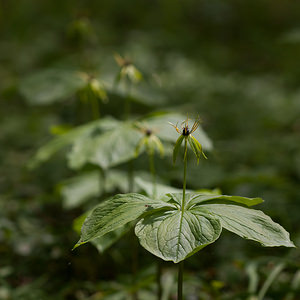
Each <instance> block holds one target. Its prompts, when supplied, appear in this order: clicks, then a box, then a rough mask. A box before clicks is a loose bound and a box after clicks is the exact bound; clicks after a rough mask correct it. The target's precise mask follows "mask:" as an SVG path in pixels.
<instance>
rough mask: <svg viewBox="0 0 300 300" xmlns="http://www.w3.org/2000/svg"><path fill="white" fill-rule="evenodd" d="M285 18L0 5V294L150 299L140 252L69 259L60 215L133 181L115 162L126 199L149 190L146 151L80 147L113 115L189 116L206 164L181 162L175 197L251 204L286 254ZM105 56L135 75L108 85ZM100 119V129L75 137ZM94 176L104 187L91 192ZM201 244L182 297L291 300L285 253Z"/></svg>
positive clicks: (293, 257)
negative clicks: (113, 153)
mask: <svg viewBox="0 0 300 300" xmlns="http://www.w3.org/2000/svg"><path fill="white" fill-rule="evenodd" d="M299 18H300V3H299V2H297V1H280V0H273V1H271V0H253V1H248V2H245V1H236V0H223V1H221V0H213V1H208V0H203V1H196V0H188V1H184V2H183V1H178V0H172V1H171V0H162V1H135V0H134V1H131V2H128V1H121V0H111V1H106V0H104V1H92V0H91V1H75V2H74V1H69V0H66V1H57V0H51V1H50V0H44V1H38V0H26V1H25V0H18V1H14V0H13V1H8V0H2V1H1V2H0V36H1V40H0V62H1V68H0V97H1V98H0V99H1V100H0V125H1V130H0V145H1V147H0V162H1V164H0V168H1V172H0V220H1V221H0V283H1V284H0V299H5V300H6V299H18V300H19V299H24V300H27V299H34V300H35V299H42V300H43V299H45V300H48V299H76V300H77V299H78V300H79V299H80V300H81V299H90V300H91V299H92V300H96V299H132V295H135V294H136V293H137V295H138V297H139V299H145V300H147V299H156V297H155V294H156V285H155V272H156V270H155V268H154V267H153V257H152V256H151V255H150V254H148V253H147V252H146V251H144V250H143V249H141V248H139V249H138V250H136V249H135V248H134V247H133V245H134V244H135V237H134V236H133V234H132V231H129V232H128V233H124V235H125V236H124V238H121V239H119V240H118V241H117V242H116V244H115V245H114V247H112V248H109V250H108V251H105V252H103V253H101V254H99V252H98V251H97V248H96V247H93V246H92V245H88V246H84V247H80V248H79V249H78V250H76V251H73V252H72V251H71V249H72V247H73V245H74V243H75V242H76V241H77V240H78V234H77V233H76V232H75V231H74V230H73V222H74V220H75V219H76V218H78V217H79V216H81V215H82V213H84V212H86V211H88V210H89V209H91V208H92V207H93V206H94V205H95V204H97V203H99V201H102V200H103V199H106V198H107V197H108V196H110V195H111V194H114V193H117V192H127V190H128V188H129V186H130V184H131V185H132V182H131V183H130V180H128V174H129V173H128V170H130V168H128V162H127V159H131V162H130V163H129V166H130V165H131V168H132V170H133V175H132V177H133V186H134V187H135V189H137V190H142V191H144V192H145V193H147V190H148V193H149V190H150V188H149V185H151V176H150V174H149V172H148V169H149V166H148V165H149V164H148V158H147V155H146V153H141V154H140V156H139V157H137V158H136V157H135V150H136V149H135V147H134V145H133V144H132V145H131V148H130V151H132V152H131V153H130V155H129V154H128V153H127V152H126V151H125V152H126V153H127V154H128V156H127V157H126V159H124V160H122V161H119V162H118V163H116V164H111V165H108V164H106V163H105V164H104V163H102V164H101V163H100V162H101V161H102V162H103V159H104V157H103V155H100V156H93V154H92V153H91V151H95V152H96V151H97V150H99V148H96V147H97V146H95V145H94V142H95V141H97V139H98V142H99V143H100V142H101V136H102V134H103V131H105V132H104V134H107V132H108V131H114V129H115V130H116V131H117V132H118V131H120V130H123V125H122V126H121V125H120V124H124V122H123V120H124V119H125V118H127V119H128V120H127V122H128V123H130V122H133V123H134V122H135V121H140V120H144V119H145V118H147V117H149V114H151V113H152V114H154V116H155V113H156V114H157V112H159V111H164V112H173V113H180V114H183V115H184V116H185V115H186V113H187V112H188V113H189V114H190V116H192V115H193V114H194V115H193V117H195V118H196V117H197V115H198V114H199V115H200V117H201V119H202V120H203V122H202V127H203V129H204V130H205V132H206V133H207V136H209V138H210V139H208V138H207V143H208V144H207V148H208V149H211V151H206V152H205V153H206V154H207V156H208V160H206V161H204V160H202V161H200V164H199V166H196V164H195V161H193V160H192V159H191V161H190V165H189V166H188V170H190V172H189V174H188V179H187V182H188V186H187V188H188V189H191V190H198V189H203V188H205V189H214V188H219V189H220V190H221V191H222V193H223V194H233V195H241V196H246V197H256V196H259V197H262V198H263V199H264V200H265V202H264V204H263V205H262V208H263V210H264V211H265V212H266V213H267V214H268V215H270V216H271V217H272V218H273V219H274V220H275V221H278V222H280V224H282V225H283V226H284V227H285V228H286V229H287V230H288V231H289V232H290V233H291V238H292V240H293V241H294V242H295V244H296V245H299V241H300V232H299V226H298V223H299V208H300V204H299V199H300V189H299V179H300V134H299V133H300V121H299V115H300V89H299V75H300V39H299V31H300V27H299ZM116 53H118V54H120V56H121V57H122V58H124V59H127V60H128V61H130V62H131V63H132V66H134V67H135V69H134V72H140V73H141V74H142V77H139V75H138V74H139V73H136V76H138V77H139V78H142V80H140V81H139V82H136V83H132V84H128V81H126V80H123V79H125V78H120V82H119V83H118V82H117V80H116V78H117V76H118V74H119V73H120V71H121V70H120V66H119V65H118V64H117V63H116V61H115V58H114V55H115V54H116ZM129 70H130V69H129ZM135 70H137V71H135ZM131 71H132V68H131ZM123 72H125V71H123ZM134 72H133V73H134ZM80 74H81V75H82V74H88V76H87V77H86V76H80ZM130 74H132V73H130ZM133 75H134V74H133ZM91 80H96V81H93V82H97V84H96V86H95V85H93V88H94V90H91V89H90V88H87V87H90V86H89V84H91ZM85 92H88V93H89V95H91V93H93V95H94V96H93V97H92V98H91V97H90V96H89V97H88V99H93V100H91V101H85V100H84V99H85V97H82V96H83V93H85ZM84 95H86V94H84ZM104 95H105V96H104ZM106 96H107V101H103V99H106ZM126 103H127V104H126ZM125 104H126V105H127V106H126V105H125ZM128 105H130V106H128ZM95 110H96V111H97V112H99V114H100V119H99V120H95V121H93V119H95V118H96V117H97V114H95ZM128 112H130V114H128ZM146 116H147V117H146ZM150 117H151V115H150ZM105 120H107V125H106V126H107V127H106V128H100V129H99V128H98V129H97V130H95V131H92V132H90V133H89V134H90V135H89V136H86V135H84V134H83V135H82V136H81V137H80V138H77V134H79V133H80V135H81V130H82V128H87V127H88V128H89V126H93V124H96V123H97V122H100V123H101V122H103V123H105ZM168 121H170V122H173V123H175V124H176V121H180V120H173V119H170V120H168ZM93 122H94V123H93ZM103 123H102V125H103ZM143 124H144V123H143ZM144 125H145V126H146V125H150V123H149V124H148V121H145V124H144ZM103 126H104V127H105V124H104V125H103ZM100 127H101V126H100ZM153 127H155V128H153V129H154V130H157V133H158V134H159V133H160V134H161V135H164V137H165V140H164V141H163V143H164V147H165V156H164V158H160V157H159V155H155V157H154V160H155V166H156V171H157V181H158V183H159V184H161V187H162V188H163V187H165V186H166V185H171V186H172V187H173V188H174V189H175V190H176V189H177V188H179V189H180V188H181V182H182V174H181V171H180V166H179V165H180V164H177V165H176V166H173V164H172V158H171V155H172V152H171V146H172V141H173V140H172V139H169V140H166V138H168V137H169V132H172V131H173V130H169V129H170V128H169V125H168V124H167V123H165V122H161V123H160V124H158V125H155V126H154V125H153ZM51 129H52V130H51ZM107 129H109V130H108V131H107ZM134 130H136V129H134ZM197 131H198V130H197ZM137 132H138V131H137ZM53 134H55V135H54V136H53ZM116 134H117V133H116ZM142 134H143V133H142V132H138V133H137V135H134V136H133V137H132V139H134V140H135V141H136V142H138V140H139V137H141V136H142ZM72 136H74V140H73V137H72ZM91 136H92V137H93V139H89V137H91ZM121 136H122V137H123V141H120V144H117V146H118V145H121V144H122V143H123V142H124V135H123V134H121ZM205 136H206V135H205ZM207 136H206V137H207ZM65 137H70V139H69V140H67V141H65V140H64V138H65ZM175 137H176V132H175ZM99 140H100V141H99ZM125 140H126V142H127V144H130V141H132V140H131V139H128V138H126V139H125ZM55 141H57V143H56V142H55ZM73 141H75V144H76V146H74V145H75V144H74V145H73ZM91 141H92V142H91ZM107 141H108V142H109V143H113V142H114V141H113V140H111V139H107ZM211 141H213V145H214V147H213V149H212V144H211ZM98 142H97V143H98ZM49 143H50V144H49ZM51 143H52V146H53V147H54V148H52V149H50V150H49V148H48V150H49V151H50V152H51V151H52V152H53V156H52V153H51V159H49V160H46V159H45V155H46V156H47V155H48V156H49V158H50V155H49V152H46V154H45V152H44V154H40V156H39V153H41V152H40V151H42V150H41V149H45V148H43V147H46V146H45V145H51ZM60 143H61V144H60ZM104 144H105V143H104ZM62 146H65V147H62ZM85 146H90V147H85ZM117 146H116V149H119V150H120V151H124V149H122V147H121V146H120V148H118V147H117ZM38 149H40V150H38ZM86 149H88V152H84V151H85V150H86ZM79 150H80V151H79ZM37 151H38V152H37ZM36 153H38V154H36ZM79 154H80V155H79ZM66 155H67V156H68V157H67V159H66ZM78 155H79V158H78ZM92 157H94V158H95V157H97V158H98V160H96V159H91V158H92ZM37 158H38V159H40V160H43V163H41V161H39V163H40V164H39V166H37V164H36V162H37V160H36V159H37ZM117 158H118V157H117ZM80 159H82V161H81V160H80ZM106 161H107V160H106ZM34 162H35V164H36V167H35V168H30V167H32V166H33V163H34ZM72 162H73V163H72ZM99 166H100V167H101V168H99ZM70 167H71V168H70ZM105 168H109V170H108V171H105ZM97 177H99V179H101V178H104V177H105V181H103V180H99V182H98V183H99V186H98V187H97V186H96V185H95V183H96V184H97ZM129 177H130V176H129ZM95 178H96V180H95ZM72 185H73V188H72ZM72 193H73V195H72ZM122 234H123V233H122ZM209 247H210V248H209V250H208V248H207V251H202V252H200V253H199V254H198V255H195V256H193V257H191V258H190V259H189V260H187V262H186V264H185V269H186V275H185V276H186V278H185V286H184V288H185V290H186V291H185V295H186V298H187V299H248V300H249V299H259V297H262V296H263V297H265V299H276V300H277V299H278V300H282V299H288V300H292V299H298V298H299V293H300V287H299V286H300V283H299V266H300V256H299V251H298V250H297V249H292V250H290V249H281V248H276V249H274V248H272V249H268V248H260V247H257V246H256V245H255V244H254V243H253V244H252V243H249V242H244V241H243V240H241V239H238V238H235V237H234V236H232V235H228V236H227V235H224V236H223V237H222V238H221V239H220V240H218V242H217V243H215V244H214V245H211V246H209ZM99 250H100V252H101V249H99ZM133 252H135V254H134V255H136V257H138V265H133V264H132V259H131V258H132V255H133ZM162 280H163V282H164V286H163V291H162V297H164V298H163V299H172V298H171V297H172V295H174V294H176V273H175V270H174V269H173V266H172V265H171V264H169V263H164V264H163V265H162ZM264 295H265V296H264Z"/></svg>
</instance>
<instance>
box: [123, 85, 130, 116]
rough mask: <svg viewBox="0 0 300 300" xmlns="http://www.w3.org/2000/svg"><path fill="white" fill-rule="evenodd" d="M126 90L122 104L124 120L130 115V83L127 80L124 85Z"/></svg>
mask: <svg viewBox="0 0 300 300" xmlns="http://www.w3.org/2000/svg"><path fill="white" fill-rule="evenodd" d="M126 90H127V95H126V99H125V103H124V119H125V120H128V119H129V117H130V114H131V99H130V94H131V82H130V81H129V80H128V82H127V84H126Z"/></svg>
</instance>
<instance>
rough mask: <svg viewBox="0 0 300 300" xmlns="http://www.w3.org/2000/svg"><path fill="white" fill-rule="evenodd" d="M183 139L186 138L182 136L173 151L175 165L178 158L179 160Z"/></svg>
mask: <svg viewBox="0 0 300 300" xmlns="http://www.w3.org/2000/svg"><path fill="white" fill-rule="evenodd" d="M183 139H184V136H183V135H180V136H179V138H178V139H177V141H176V143H175V146H174V150H173V163H174V164H175V162H176V158H177V155H178V152H179V149H180V146H181V144H182V141H183Z"/></svg>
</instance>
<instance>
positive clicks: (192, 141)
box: [188, 135, 207, 163]
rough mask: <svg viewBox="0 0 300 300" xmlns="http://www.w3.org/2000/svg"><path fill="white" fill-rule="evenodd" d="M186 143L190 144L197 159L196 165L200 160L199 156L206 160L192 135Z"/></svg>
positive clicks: (199, 145)
mask: <svg viewBox="0 0 300 300" xmlns="http://www.w3.org/2000/svg"><path fill="white" fill-rule="evenodd" d="M188 141H189V144H190V146H191V148H192V150H193V152H194V154H195V155H196V157H197V163H199V159H200V157H201V155H203V157H204V158H206V159H207V157H206V156H205V154H204V153H203V151H202V146H201V144H200V143H199V142H198V141H197V140H196V139H195V138H194V137H193V136H192V135H189V137H188Z"/></svg>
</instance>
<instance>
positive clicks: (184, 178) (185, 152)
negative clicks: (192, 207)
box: [181, 138, 187, 212]
mask: <svg viewBox="0 0 300 300" xmlns="http://www.w3.org/2000/svg"><path fill="white" fill-rule="evenodd" d="M183 162H184V169H183V188H182V204H181V210H182V212H183V211H184V209H185V190H186V168H187V139H186V138H185V139H184V157H183Z"/></svg>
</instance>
